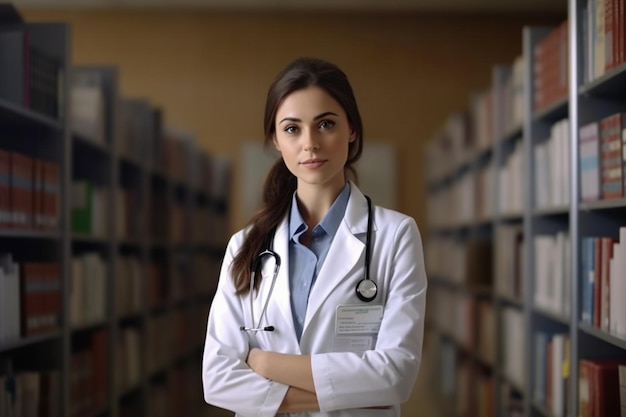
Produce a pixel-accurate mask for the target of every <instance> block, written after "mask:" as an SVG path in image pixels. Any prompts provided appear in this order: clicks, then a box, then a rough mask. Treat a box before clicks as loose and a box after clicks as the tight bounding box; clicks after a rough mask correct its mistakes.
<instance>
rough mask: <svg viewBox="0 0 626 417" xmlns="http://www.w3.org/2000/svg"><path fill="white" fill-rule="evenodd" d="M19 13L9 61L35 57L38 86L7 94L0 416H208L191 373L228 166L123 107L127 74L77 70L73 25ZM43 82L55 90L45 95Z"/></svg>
mask: <svg viewBox="0 0 626 417" xmlns="http://www.w3.org/2000/svg"><path fill="white" fill-rule="evenodd" d="M11 11H14V9H13V8H12V7H11V6H6V5H0V16H1V17H2V19H0V21H1V22H2V23H0V43H1V44H2V48H0V49H2V51H0V55H2V54H4V53H7V51H12V50H11V49H10V48H9V47H10V46H14V47H17V46H18V44H19V46H20V47H21V48H22V49H20V48H19V47H17V50H18V52H19V53H21V54H22V55H15V56H13V58H15V57H16V56H18V57H19V56H21V57H22V59H17V60H15V61H11V62H18V63H19V62H21V61H22V60H23V57H24V54H25V53H26V52H27V51H31V52H29V53H30V56H31V58H30V64H28V65H27V66H26V67H25V68H22V69H21V70H20V71H18V73H19V76H20V77H24V74H27V75H28V76H29V77H31V78H33V80H35V81H33V80H30V81H29V84H24V85H25V86H26V85H28V87H24V88H23V89H21V90H20V91H17V90H15V89H13V90H7V89H6V88H5V87H6V84H3V85H1V86H0V132H2V133H0V150H2V151H3V152H0V201H1V202H2V203H1V204H0V409H1V410H3V411H2V413H3V415H4V412H5V411H7V410H10V409H11V408H10V406H11V407H17V409H16V410H15V411H16V413H17V414H16V415H35V416H38V415H53V416H54V415H56V416H64V417H78V416H112V417H118V416H119V417H124V416H133V417H134V416H143V415H151V416H164V417H165V416H174V415H188V416H203V415H207V412H208V413H210V407H208V406H207V405H206V404H205V403H204V401H203V399H202V393H201V390H200V389H196V388H197V387H199V385H198V384H199V382H198V378H197V375H199V372H200V369H201V364H200V358H201V350H202V344H203V342H204V338H203V335H204V330H203V329H204V327H205V325H206V314H207V313H208V308H209V306H210V303H211V300H212V296H213V293H214V291H215V286H216V282H217V278H218V273H219V263H220V261H221V256H222V255H223V251H224V248H225V245H226V240H227V238H228V236H226V234H227V233H228V229H227V225H228V224H229V221H228V220H229V219H228V215H229V198H228V190H229V189H230V183H229V181H230V169H231V165H230V161H229V160H228V159H227V158H224V157H220V156H216V155H210V154H208V153H206V152H204V151H202V150H201V149H200V148H199V147H198V145H197V144H196V143H195V140H194V137H193V135H192V134H190V133H187V132H183V131H175V130H172V129H169V128H166V127H165V126H164V120H163V119H164V117H163V114H162V111H161V110H160V109H159V108H156V107H155V106H153V105H152V104H151V103H150V102H149V101H148V100H146V99H143V98H129V97H123V96H122V95H121V94H120V93H119V89H118V82H119V71H118V69H117V68H115V67H113V66H72V65H70V64H69V63H70V62H71V59H70V47H69V45H70V32H71V28H70V27H69V26H68V25H66V24H60V23H59V24H56V23H55V24H42V23H39V24H30V23H27V22H23V21H21V19H20V18H19V15H18V14H17V13H10V12H11ZM7 16H11V18H12V19H13V20H12V21H11V22H7ZM25 34H26V35H25ZM24 46H26V47H24ZM32 51H36V54H38V55H36V56H35V55H33V52H32ZM18 52H15V51H13V52H12V53H18ZM33 56H35V58H33ZM35 59H37V60H39V61H37V62H42V63H41V68H36V67H35V65H36V64H37V62H36V61H35ZM46 60H48V61H50V62H47V61H46ZM0 61H1V62H4V61H2V60H1V59H0ZM52 62H53V63H54V65H52ZM35 70H38V71H41V72H39V73H38V74H31V72H34V71H35ZM4 71H6V72H4ZM12 71H13V72H12ZM45 71H48V72H47V73H46V72H45ZM15 74H16V73H15V71H14V69H10V68H7V67H6V66H4V65H3V66H2V68H1V69H0V78H2V79H3V81H7V78H6V77H9V76H13V75H15ZM37 76H39V77H40V78H45V77H46V76H47V77H53V78H54V77H55V78H54V80H55V81H54V85H55V86H56V87H55V88H54V89H52V90H46V91H48V92H50V91H54V92H55V94H56V95H54V96H52V98H50V97H44V98H41V97H37V96H36V94H37V93H38V91H37V90H36V87H37V84H36V83H37V81H36V78H35V77H37ZM8 80H9V81H12V82H13V83H15V79H11V78H8ZM39 82H40V83H43V81H39ZM48 82H50V81H48ZM0 84H1V83H0ZM44 87H50V86H49V85H48V86H46V85H42V87H41V89H42V91H43V92H41V91H40V92H39V94H40V95H42V96H45V94H44V93H45V92H46V91H44ZM50 94H52V93H50ZM6 203H8V204H6ZM13 386H15V390H14V389H13V388H12V387H13ZM155 398H158V401H155V400H154V399H155ZM14 399H17V400H18V401H17V403H15V402H14ZM34 408H37V410H35V409H34ZM9 415H12V414H9Z"/></svg>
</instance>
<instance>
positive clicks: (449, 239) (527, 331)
mask: <svg viewBox="0 0 626 417" xmlns="http://www.w3.org/2000/svg"><path fill="white" fill-rule="evenodd" d="M625 27H626V9H625V8H624V6H623V2H621V1H617V0H616V1H612V0H607V1H599V0H570V1H569V3H568V14H567V16H564V19H563V22H562V23H561V24H558V25H555V26H553V27H525V28H524V29H523V31H522V33H521V54H520V56H519V57H517V58H515V59H514V60H512V62H511V63H508V64H506V65H498V66H495V67H494V69H493V72H492V77H491V78H492V83H491V86H490V94H491V103H490V104H489V106H490V108H491V110H490V111H491V118H489V117H488V118H486V119H485V118H478V117H476V110H475V109H473V107H474V106H475V105H476V104H475V101H474V100H473V99H472V100H470V105H469V106H470V110H469V111H464V112H460V113H457V114H454V115H452V116H451V117H450V118H449V119H448V121H447V122H446V123H445V124H444V126H443V127H442V128H441V129H440V131H439V132H437V133H436V134H435V136H434V137H433V139H432V140H431V141H430V143H429V146H428V149H427V153H426V157H427V164H426V167H427V172H426V174H427V178H428V184H429V187H428V190H429V191H428V192H429V204H430V206H429V213H432V215H429V223H430V224H429V235H428V239H427V242H426V252H427V267H428V269H429V278H430V282H431V283H432V285H431V289H432V291H431V294H430V297H431V298H430V300H429V304H430V306H431V307H430V308H431V309H432V311H431V313H430V314H431V316H433V317H435V318H434V319H432V320H430V321H429V325H430V327H431V328H432V329H433V333H432V334H434V335H435V336H433V337H435V338H437V341H438V343H439V344H441V345H443V346H444V349H441V357H440V361H441V366H442V368H441V369H442V373H441V374H442V376H441V379H442V380H441V381H440V386H441V388H442V390H441V391H442V395H444V396H445V397H447V398H448V399H449V400H450V402H451V403H452V404H454V406H453V407H452V408H453V410H451V415H455V416H459V417H461V416H494V415H497V416H525V417H527V416H532V417H534V416H541V417H561V416H566V415H569V416H576V415H602V416H605V415H606V416H608V415H610V416H613V415H614V416H619V415H624V414H620V403H619V394H620V392H621V394H622V395H624V394H625V393H626V388H625V386H626V381H624V376H626V375H623V374H621V375H620V374H619V371H618V370H619V366H620V365H622V364H623V363H626V326H625V325H624V324H625V323H623V322H622V319H621V318H622V317H625V316H626V315H625V314H624V311H623V310H622V309H623V304H624V303H623V294H624V291H626V288H624V285H623V280H621V279H620V278H618V277H622V276H623V271H624V269H623V268H624V267H625V266H626V265H625V264H624V262H625V261H624V260H625V259H626V258H625V257H624V247H623V242H624V241H626V232H625V230H626V229H624V228H625V227H626V221H625V220H624V219H626V216H625V215H626V201H625V196H626V194H625V184H624V178H625V177H626V175H625V174H624V169H625V168H626V166H625V165H624V155H626V153H625V152H624V150H625V149H626V148H624V146H626V144H625V143H624V140H623V138H624V137H626V117H621V118H620V116H619V115H621V114H622V113H623V112H626V96H625V95H624V92H623V91H624V90H623V88H622V87H623V86H624V85H625V84H624V83H625V82H626V64H625V62H626V42H625V41H624V33H625V32H624V28H625ZM607 39H608V40H607ZM607 42H608V45H609V46H607ZM611 42H612V43H611ZM459 114H464V115H465V117H466V118H468V120H469V122H467V123H466V125H465V127H464V128H458V127H456V126H454V124H453V123H451V122H450V120H454V119H458V118H459V117H460V116H459ZM485 120H487V121H485ZM484 123H489V124H490V126H491V128H492V129H493V130H492V132H493V133H492V135H493V136H492V139H491V140H487V141H486V143H489V146H490V147H491V150H490V151H484V150H480V144H481V143H484V142H485V138H476V137H475V136H474V135H475V134H476V132H480V134H481V135H485V132H487V131H488V130H486V128H485V127H484V126H483V127H482V128H481V129H475V128H474V129H473V128H472V126H473V125H475V124H484ZM468 126H469V127H468ZM485 155H492V157H491V158H492V161H491V162H490V164H491V166H492V167H493V169H492V171H491V175H492V179H491V181H492V187H493V188H492V190H493V195H492V196H491V198H489V197H479V196H478V195H479V194H477V193H476V191H475V190H476V184H479V183H480V182H481V181H482V180H481V176H480V167H481V164H483V163H484V158H485ZM468 184H469V185H468ZM463 189H464V190H463ZM470 193H473V196H471V197H470V196H469V194H470ZM468 198H470V202H469V203H468V201H467V200H468ZM471 199H474V200H476V199H482V200H483V203H482V204H483V205H484V204H487V205H491V204H493V208H494V209H493V212H492V213H490V215H489V216H488V221H487V223H488V224H489V225H490V226H488V227H487V228H489V229H491V234H489V233H484V230H485V228H486V226H485V224H487V223H485V218H484V217H480V216H477V215H475V213H471V212H470V215H469V216H468V217H466V218H464V219H463V221H462V222H459V221H458V216H456V214H455V213H454V212H453V211H454V207H465V206H467V205H468V204H469V205H470V206H473V207H476V205H477V204H480V203H478V202H477V201H472V200H471ZM463 200H465V201H463ZM481 230H482V232H481ZM478 236H482V237H484V238H485V239H486V240H487V241H490V242H491V249H490V250H489V251H484V252H482V253H479V254H475V253H474V252H472V250H471V248H472V247H473V245H475V241H476V238H477V237H478ZM472 253H474V255H471V254H472ZM470 257H473V258H476V263H480V262H482V263H484V264H491V265H492V267H493V269H492V272H493V276H492V279H491V281H489V280H487V279H486V278H485V277H486V276H487V275H486V274H488V272H487V271H475V270H467V271H466V272H465V273H464V274H462V273H461V274H460V273H459V271H458V269H460V268H461V267H462V266H463V265H465V263H464V260H465V259H467V258H470ZM452 264H454V265H452ZM459 265H460V266H459ZM481 274H483V275H482V276H481ZM459 276H461V278H460V279H459V278H458V277H459ZM480 280H483V282H485V284H486V285H487V290H486V293H485V292H480V293H476V292H475V291H472V288H473V287H474V283H475V282H476V281H480ZM489 282H490V283H491V285H489ZM459 293H461V294H464V297H465V299H463V300H459V296H458V294H459ZM465 305H470V306H472V307H470V308H466V307H464V306H465ZM479 306H480V307H479ZM485 306H487V307H485ZM451 309H454V310H458V309H465V315H464V317H466V319H465V321H464V322H462V323H456V328H455V323H446V322H445V320H442V319H440V317H441V316H444V317H450V316H455V314H452V311H451ZM481 309H482V311H481ZM485 311H490V312H489V313H485ZM492 315H493V318H492ZM492 320H495V322H496V324H495V326H494V325H493V324H492ZM473 326H474V327H473ZM485 329H487V331H485ZM490 329H493V331H492V330H490ZM484 333H487V334H489V336H488V340H487V341H482V342H481V341H480V338H481V337H482V336H481V335H484ZM467 334H469V340H470V342H471V343H469V344H468V343H467V340H466V338H467V336H466V335H467ZM490 348H493V349H494V350H495V354H494V356H495V362H493V363H491V364H490V365H489V366H490V368H489V369H488V372H486V373H485V372H484V369H483V368H481V367H484V365H485V364H477V363H476V362H477V361H475V360H474V361H472V360H470V362H469V365H465V364H464V363H466V362H467V361H466V359H465V358H467V357H469V358H473V357H480V356H482V354H483V352H484V351H485V350H488V349H490ZM468 373H469V374H470V375H482V376H483V377H486V378H487V379H486V387H487V388H486V391H485V389H483V386H482V382H479V383H478V384H477V383H476V381H477V379H475V378H472V377H471V376H470V377H467V376H466V374H468ZM454 380H456V381H464V380H465V381H467V380H469V381H470V382H465V383H463V382H461V383H460V384H457V385H456V386H455V385H454V384H452V383H451V381H454ZM599 392H603V393H604V398H600V397H599V394H598V393H599ZM607 393H608V394H607ZM621 406H622V413H624V411H626V408H624V406H626V404H622V405H621Z"/></svg>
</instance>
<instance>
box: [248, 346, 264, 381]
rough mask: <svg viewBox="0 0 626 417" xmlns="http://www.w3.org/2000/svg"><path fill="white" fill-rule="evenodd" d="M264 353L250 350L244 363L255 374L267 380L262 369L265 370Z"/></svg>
mask: <svg viewBox="0 0 626 417" xmlns="http://www.w3.org/2000/svg"><path fill="white" fill-rule="evenodd" d="M265 356H266V355H265V352H264V351H263V350H261V349H259V348H252V349H250V352H248V358H247V359H246V363H247V364H248V366H249V367H250V369H252V370H253V371H254V372H256V373H257V374H259V375H261V376H262V377H264V378H267V376H266V375H265V373H264V372H263V369H265V366H264V365H265Z"/></svg>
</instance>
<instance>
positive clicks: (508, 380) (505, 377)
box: [497, 371, 526, 395]
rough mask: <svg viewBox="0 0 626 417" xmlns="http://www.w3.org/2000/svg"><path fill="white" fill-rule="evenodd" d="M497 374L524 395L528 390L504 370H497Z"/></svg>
mask: <svg viewBox="0 0 626 417" xmlns="http://www.w3.org/2000/svg"><path fill="white" fill-rule="evenodd" d="M497 376H498V378H499V379H500V380H501V381H504V382H506V383H507V384H508V385H509V386H511V387H512V388H513V389H514V390H515V391H517V392H518V393H520V394H522V395H526V390H525V389H524V388H523V387H522V386H521V385H520V384H519V383H517V382H515V381H514V380H513V379H512V378H510V377H509V376H508V375H506V374H505V373H504V372H502V371H498V372H497Z"/></svg>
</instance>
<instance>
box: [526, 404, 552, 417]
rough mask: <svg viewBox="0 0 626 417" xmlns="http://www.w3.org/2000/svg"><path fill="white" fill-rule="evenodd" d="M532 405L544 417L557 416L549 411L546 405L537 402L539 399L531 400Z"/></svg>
mask: <svg viewBox="0 0 626 417" xmlns="http://www.w3.org/2000/svg"><path fill="white" fill-rule="evenodd" d="M531 405H532V407H533V409H534V410H535V411H537V412H538V413H539V414H541V415H542V416H543V417H555V416H554V414H552V413H551V412H550V411H548V409H547V408H546V407H545V406H544V405H542V404H539V403H537V401H535V400H533V401H531Z"/></svg>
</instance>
